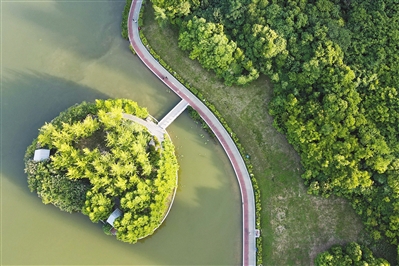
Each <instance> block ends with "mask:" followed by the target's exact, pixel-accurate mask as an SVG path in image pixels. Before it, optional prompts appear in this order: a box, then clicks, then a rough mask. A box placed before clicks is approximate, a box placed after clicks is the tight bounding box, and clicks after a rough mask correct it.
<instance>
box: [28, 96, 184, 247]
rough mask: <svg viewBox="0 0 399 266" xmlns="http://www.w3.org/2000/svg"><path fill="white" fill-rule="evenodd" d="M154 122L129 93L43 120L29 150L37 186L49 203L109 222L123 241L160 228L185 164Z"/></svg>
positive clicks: (109, 231)
mask: <svg viewBox="0 0 399 266" xmlns="http://www.w3.org/2000/svg"><path fill="white" fill-rule="evenodd" d="M140 121H142V123H141V122H140ZM149 123H150V124H153V125H154V126H156V125H155V123H153V122H152V118H151V117H150V116H149V114H148V111H147V110H146V109H145V108H141V107H139V106H138V104H137V103H136V102H134V101H131V100H127V99H109V100H96V101H95V103H87V102H83V103H81V104H79V105H75V106H72V107H70V108H69V109H67V110H66V111H64V112H62V113H61V114H60V115H59V116H58V117H56V118H54V119H53V120H52V121H51V122H50V123H46V124H45V125H44V126H42V127H41V128H40V130H39V135H38V137H37V138H36V139H35V140H34V141H33V143H32V144H31V145H30V146H29V147H28V149H27V151H26V154H25V172H26V173H27V175H28V185H29V188H30V190H31V191H32V192H34V191H36V192H37V194H38V196H39V197H40V198H41V199H42V201H43V203H45V204H48V203H51V204H53V205H55V206H57V207H58V208H59V209H61V210H63V211H67V212H81V213H83V214H85V215H87V216H89V218H90V220H91V221H92V222H94V223H97V222H99V221H101V222H103V223H104V226H103V229H104V232H105V233H106V234H113V235H116V238H117V239H119V240H121V241H124V242H128V243H136V242H137V240H139V239H141V238H144V237H146V236H148V235H151V234H153V232H154V231H155V230H156V229H157V228H158V227H159V226H160V225H161V223H162V222H163V220H164V219H165V218H166V215H167V213H168V212H169V210H170V207H171V204H172V202H173V199H174V195H175V192H176V188H177V170H178V168H179V166H178V163H177V160H176V156H175V152H174V146H173V144H172V142H171V140H170V138H169V137H168V135H167V134H164V135H161V136H160V134H159V132H158V134H156V133H154V132H153V131H154V129H152V130H151V129H149V128H148V127H147V126H145V125H148V124H149Z"/></svg>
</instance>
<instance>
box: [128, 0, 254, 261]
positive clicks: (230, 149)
mask: <svg viewBox="0 0 399 266" xmlns="http://www.w3.org/2000/svg"><path fill="white" fill-rule="evenodd" d="M141 4H142V0H133V2H132V5H131V7H130V12H129V18H128V30H129V41H130V44H131V45H132V47H133V48H134V50H135V51H136V54H137V55H138V57H139V58H140V59H141V60H142V61H143V63H144V64H145V65H146V66H147V67H148V68H149V69H150V70H151V71H152V72H153V73H154V74H155V75H156V76H157V77H158V78H159V79H160V80H161V81H162V82H163V83H164V84H165V85H166V86H168V87H169V88H170V89H171V90H173V91H174V92H175V93H176V94H177V95H178V96H180V98H182V99H184V100H185V101H187V102H188V104H189V105H190V106H191V107H192V108H194V109H195V110H196V111H197V112H198V113H199V114H200V116H201V117H202V119H203V120H204V121H205V122H206V123H207V124H208V126H209V127H210V128H211V129H212V131H213V132H214V134H215V135H216V137H217V138H218V140H219V142H220V143H221V145H222V146H223V148H224V150H225V151H226V154H227V156H228V157H229V159H230V162H231V164H232V166H233V168H234V171H235V174H236V176H237V179H238V183H239V186H240V190H241V200H242V214H243V223H242V225H243V232H242V233H243V253H242V257H243V265H245V266H247V265H255V264H256V235H255V234H256V233H255V232H256V227H255V197H254V191H253V188H252V183H251V178H250V176H249V173H248V171H247V168H246V166H245V163H244V160H243V159H242V157H241V155H240V152H239V151H238V149H237V147H236V145H235V144H234V141H233V140H232V139H231V137H230V135H229V133H228V132H227V131H226V129H225V128H224V127H223V125H222V124H221V123H220V122H219V120H218V119H217V118H216V117H215V115H214V114H213V113H212V112H211V111H210V110H209V109H208V107H206V106H205V104H203V103H202V102H201V101H200V100H199V99H198V98H197V97H196V96H195V95H194V94H193V93H191V92H190V91H189V90H188V89H187V88H186V87H184V86H183V85H182V84H181V83H180V82H179V81H178V80H177V79H175V78H174V77H173V76H172V75H171V74H170V73H169V72H168V71H167V70H166V69H164V68H163V67H162V66H161V65H160V64H159V63H158V62H157V61H156V60H155V59H154V58H153V57H152V55H151V54H150V53H149V52H148V51H147V49H146V48H145V47H144V45H143V43H142V42H141V39H140V35H139V29H138V25H137V24H138V23H137V21H138V18H139V13H140V8H141Z"/></svg>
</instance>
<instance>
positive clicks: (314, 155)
mask: <svg viewBox="0 0 399 266" xmlns="http://www.w3.org/2000/svg"><path fill="white" fill-rule="evenodd" d="M151 2H152V3H153V9H154V13H155V19H156V20H157V21H158V22H159V24H160V25H161V26H163V27H164V26H165V25H172V28H174V29H177V31H178V32H179V36H178V45H179V47H180V48H181V49H182V50H184V51H187V52H188V56H189V57H190V58H191V59H196V60H198V62H199V63H200V64H201V65H202V67H203V68H205V69H207V70H212V71H214V73H215V74H216V76H217V77H219V78H221V79H223V80H224V82H225V84H226V85H228V86H230V85H247V86H245V87H242V90H244V91H245V90H246V91H251V84H252V83H254V81H256V80H257V79H259V77H261V76H262V75H265V76H267V77H269V78H270V80H271V81H272V82H273V96H272V99H271V100H270V103H269V104H268V111H269V113H270V114H271V115H273V117H274V122H273V125H274V126H275V128H277V129H278V130H279V131H280V132H282V133H284V134H285V135H286V136H287V139H288V141H289V143H290V144H291V145H293V147H294V148H295V150H296V151H297V152H298V154H299V155H300V157H301V164H302V166H303V169H304V172H303V174H302V178H303V180H304V183H305V185H306V186H307V187H308V193H309V194H311V195H321V196H324V197H326V198H327V197H330V196H331V195H334V196H339V197H343V198H345V199H346V200H348V201H349V202H350V204H351V205H352V207H353V208H354V209H355V211H356V213H357V214H358V215H360V217H361V219H362V221H363V224H364V226H365V228H366V229H367V230H368V232H369V234H370V237H371V238H372V239H373V240H374V241H386V242H388V243H391V244H393V245H396V246H397V245H398V237H399V230H398V229H399V228H398V226H399V219H398V217H399V213H398V206H399V194H398V193H399V189H398V184H399V183H398V182H399V176H398V175H399V145H398V136H399V128H398V127H397V125H398V122H399V100H398V97H397V93H398V92H397V86H398V84H399V82H398V81H399V80H398V74H399V73H398V72H399V64H398V62H399V61H398V59H399V58H398V51H399V46H398V43H399V35H398V32H399V31H398V27H397V25H398V20H399V5H398V4H397V3H396V1H395V0H379V1H372V0H366V1H357V0H352V1H341V0H316V1H306V0H298V1H279V0H270V1H268V0H244V1H238V0H226V1H191V0H182V1H172V0H170V1H169V0H162V1H161V0H152V1H151ZM152 44H153V43H152ZM158 47H159V46H158ZM180 74H181V75H182V73H181V72H180ZM193 83H197V84H198V82H193ZM265 89H267V88H266V87H265ZM211 93H213V92H208V94H211ZM207 99H210V101H212V98H211V97H207ZM221 100H222V99H214V101H221ZM266 100H267V99H266ZM265 115H266V114H265ZM261 135H262V133H259V134H258V135H257V136H261ZM257 141H258V142H260V143H259V144H261V142H262V140H261V139H260V140H257ZM264 141H265V140H264ZM258 172H262V170H260V169H258ZM261 183H264V182H261ZM266 216H267V215H266Z"/></svg>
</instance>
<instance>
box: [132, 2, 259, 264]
mask: <svg viewBox="0 0 399 266" xmlns="http://www.w3.org/2000/svg"><path fill="white" fill-rule="evenodd" d="M143 14H144V6H142V8H141V10H140V15H139V21H138V23H139V26H140V27H142V26H143ZM140 38H141V41H142V43H143V44H144V46H145V47H147V49H148V50H149V51H150V53H151V55H152V56H153V57H154V58H155V59H157V61H158V62H159V63H160V64H161V65H162V66H163V67H164V68H165V69H166V70H167V71H168V72H169V73H171V74H173V76H174V77H175V78H176V79H177V80H178V81H179V82H180V83H182V84H183V85H184V86H185V87H186V88H188V89H189V90H190V91H191V92H192V93H193V94H194V95H195V96H197V98H199V99H200V100H201V101H203V102H204V104H205V105H206V106H207V107H208V108H209V109H210V110H211V111H212V112H213V114H214V115H215V116H216V117H217V118H218V119H219V121H220V123H221V124H222V125H223V126H224V128H225V129H226V130H227V132H228V133H229V134H230V136H231V137H232V139H233V141H234V143H235V144H236V146H237V148H238V150H239V152H240V153H241V156H242V158H244V162H245V164H246V166H247V170H248V173H249V175H250V176H251V181H252V187H253V189H254V194H255V208H256V212H255V216H256V227H257V228H260V225H261V221H260V217H261V214H260V212H261V210H262V206H261V201H260V189H259V186H258V182H257V180H256V178H255V176H254V174H253V172H252V168H253V167H252V165H251V162H250V160H249V156H247V153H246V152H245V149H244V147H243V146H242V145H241V143H240V141H239V139H238V137H237V135H236V134H235V133H234V132H233V130H232V129H231V128H230V127H229V125H228V124H227V122H226V120H225V119H224V118H223V117H222V115H221V114H220V113H219V111H218V110H217V109H216V107H215V106H214V105H213V104H212V103H211V102H209V101H206V100H205V98H204V96H203V95H202V93H201V92H200V91H199V90H198V89H197V88H195V87H194V86H191V84H190V82H187V81H186V80H185V79H184V78H183V77H182V76H180V75H179V74H178V73H177V72H176V71H174V70H173V69H172V67H170V66H169V65H168V64H167V63H166V62H165V61H164V60H163V59H162V58H161V57H160V56H159V55H158V54H157V53H156V52H155V51H154V49H152V47H151V46H150V44H149V43H148V41H147V38H146V37H145V36H144V33H143V31H140ZM201 120H202V119H201ZM201 124H206V123H205V122H204V121H203V120H202V122H201ZM203 128H204V129H205V131H207V132H208V133H210V132H212V131H211V130H210V128H209V127H208V126H207V127H204V126H203ZM207 129H208V130H207ZM212 135H214V134H213V132H212ZM256 246H257V264H258V265H260V264H262V237H258V238H257V239H256Z"/></svg>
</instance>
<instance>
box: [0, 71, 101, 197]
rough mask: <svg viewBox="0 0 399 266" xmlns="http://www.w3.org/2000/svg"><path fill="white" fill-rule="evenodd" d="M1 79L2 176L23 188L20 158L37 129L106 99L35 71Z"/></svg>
mask: <svg viewBox="0 0 399 266" xmlns="http://www.w3.org/2000/svg"><path fill="white" fill-rule="evenodd" d="M7 73H10V75H8V74H7V77H6V75H3V77H2V79H3V80H2V88H1V91H2V100H1V136H2V137H1V153H2V154H1V163H2V167H1V175H2V176H3V177H5V178H8V179H9V180H10V181H12V182H13V183H14V184H16V185H17V186H19V187H24V188H25V187H26V189H27V185H26V175H25V173H24V163H23V157H24V154H25V151H26V148H27V147H28V145H30V144H31V143H32V140H33V139H34V138H36V137H37V135H38V129H39V128H40V127H41V126H42V125H44V123H45V122H50V121H51V120H52V119H53V118H54V117H56V116H57V115H58V114H59V113H60V112H61V111H63V110H65V109H67V108H68V107H70V106H72V105H74V104H75V103H81V102H82V101H93V100H95V99H105V98H108V97H107V95H105V94H103V93H100V92H98V91H96V90H95V89H92V88H89V87H86V86H83V85H80V84H77V83H75V82H71V81H69V80H65V79H63V78H59V77H55V76H51V75H48V74H43V73H39V72H36V71H30V72H16V71H7Z"/></svg>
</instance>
